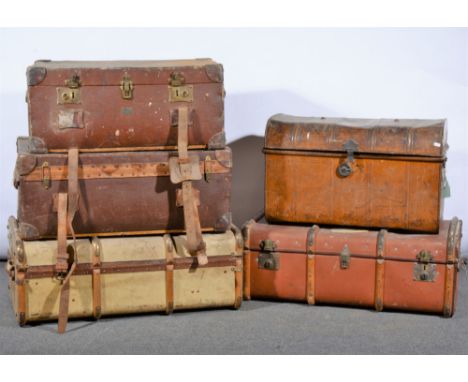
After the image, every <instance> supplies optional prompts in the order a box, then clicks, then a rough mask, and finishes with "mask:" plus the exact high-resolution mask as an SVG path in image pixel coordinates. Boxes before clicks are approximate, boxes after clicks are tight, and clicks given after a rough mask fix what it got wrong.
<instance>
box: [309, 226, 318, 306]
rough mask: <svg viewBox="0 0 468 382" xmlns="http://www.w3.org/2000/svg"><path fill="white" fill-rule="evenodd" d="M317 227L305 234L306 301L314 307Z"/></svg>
mask: <svg viewBox="0 0 468 382" xmlns="http://www.w3.org/2000/svg"><path fill="white" fill-rule="evenodd" d="M319 229H320V228H319V226H317V225H314V226H312V228H311V229H310V230H309V231H308V232H307V243H306V254H307V258H306V272H307V276H306V282H307V285H306V299H307V303H308V304H310V305H315V252H316V250H317V235H318V231H319Z"/></svg>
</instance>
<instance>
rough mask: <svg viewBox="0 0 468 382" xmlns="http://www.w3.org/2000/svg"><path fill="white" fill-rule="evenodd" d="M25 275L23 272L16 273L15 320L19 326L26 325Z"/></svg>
mask: <svg viewBox="0 0 468 382" xmlns="http://www.w3.org/2000/svg"><path fill="white" fill-rule="evenodd" d="M25 279H26V275H25V273H24V272H16V275H15V284H16V304H17V306H16V307H17V309H16V320H17V321H18V324H19V325H20V326H23V325H25V324H26V288H25V285H24V283H25Z"/></svg>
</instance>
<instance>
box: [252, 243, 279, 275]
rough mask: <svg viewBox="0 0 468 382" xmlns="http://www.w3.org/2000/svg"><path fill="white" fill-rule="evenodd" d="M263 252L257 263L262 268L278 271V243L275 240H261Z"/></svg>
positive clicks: (259, 255)
mask: <svg viewBox="0 0 468 382" xmlns="http://www.w3.org/2000/svg"><path fill="white" fill-rule="evenodd" d="M260 249H261V252H260V253H259V254H258V258H257V263H258V267H259V268H261V269H268V270H271V271H276V270H278V269H279V253H278V252H276V243H275V242H274V241H273V240H269V239H267V240H262V241H261V242H260Z"/></svg>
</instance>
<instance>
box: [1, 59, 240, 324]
mask: <svg viewBox="0 0 468 382" xmlns="http://www.w3.org/2000/svg"><path fill="white" fill-rule="evenodd" d="M27 79H28V95H27V101H28V106H29V132H30V135H29V137H21V138H19V139H18V144H17V149H18V159H17V164H16V168H15V176H14V184H15V187H17V189H18V217H17V219H14V218H11V219H10V221H9V236H10V251H9V255H10V258H9V263H8V272H9V274H10V276H11V283H10V284H11V289H12V298H13V305H14V307H15V311H16V313H17V318H18V321H19V322H20V324H24V323H25V322H28V321H33V320H43V319H55V318H58V319H59V331H60V332H63V331H64V330H65V326H66V322H67V319H68V316H73V317H77V316H95V317H99V316H100V315H101V314H122V313H131V312H147V311H161V310H163V311H166V312H170V311H172V310H173V309H188V308H205V307H218V306H235V307H238V306H239V305H240V302H241V292H240V291H241V282H242V280H241V273H240V272H241V271H242V262H241V258H239V255H240V253H239V250H240V248H242V244H241V242H242V239H241V236H240V235H239V234H238V233H237V230H236V229H235V227H233V226H232V224H231V212H230V193H231V169H232V158H231V151H230V150H229V148H227V147H226V146H225V138H224V86H223V68H222V66H221V65H220V64H218V63H216V62H214V61H212V60H210V59H197V60H181V61H119V62H52V61H38V62H36V63H35V64H34V65H32V66H31V67H29V68H28V71H27ZM188 270H190V272H189V271H188ZM26 285H27V286H28V287H26Z"/></svg>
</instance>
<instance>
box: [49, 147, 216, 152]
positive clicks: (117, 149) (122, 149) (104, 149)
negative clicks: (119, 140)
mask: <svg viewBox="0 0 468 382" xmlns="http://www.w3.org/2000/svg"><path fill="white" fill-rule="evenodd" d="M206 148H207V145H189V146H188V149H189V150H205V149H206ZM171 150H177V146H144V147H100V148H93V149H80V150H79V151H80V153H114V152H126V151H171ZM67 151H68V150H67V149H51V150H48V152H49V153H66V152H67Z"/></svg>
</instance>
